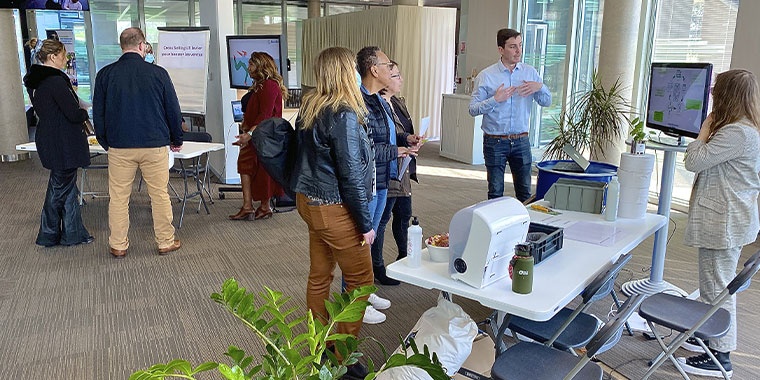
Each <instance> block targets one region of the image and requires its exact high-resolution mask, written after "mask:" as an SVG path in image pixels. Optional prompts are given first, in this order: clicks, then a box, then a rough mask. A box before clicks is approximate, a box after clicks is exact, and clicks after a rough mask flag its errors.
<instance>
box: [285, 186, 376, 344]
mask: <svg viewBox="0 0 760 380" xmlns="http://www.w3.org/2000/svg"><path fill="white" fill-rule="evenodd" d="M308 203H309V198H307V197H306V196H305V195H303V194H300V193H299V194H297V196H296V207H297V208H298V213H299V214H300V215H301V218H303V220H304V222H306V224H307V225H308V226H309V258H310V266H309V282H308V284H307V286H306V305H307V306H308V307H309V309H310V310H311V312H312V314H314V318H319V319H320V320H321V321H322V322H323V323H325V322H326V321H327V318H328V317H329V315H328V314H327V309H326V308H325V300H326V299H327V298H328V297H329V296H330V285H331V284H332V282H333V271H334V270H335V265H336V264H337V265H338V266H339V267H340V270H341V271H342V272H343V279H344V280H345V282H346V291H349V292H350V291H352V290H354V289H356V288H358V287H360V286H368V285H372V284H373V282H374V281H375V278H374V274H373V273H372V256H371V255H370V248H369V244H365V245H362V244H361V241H362V234H361V232H359V229H358V228H357V227H356V223H355V222H354V220H353V218H352V217H351V214H350V213H349V212H348V209H346V208H345V207H344V206H343V205H342V204H337V205H327V206H312V205H309V204H308ZM365 300H366V298H365ZM361 326H362V320H361V318H360V319H359V320H358V321H356V322H351V323H339V324H338V328H337V330H338V333H343V334H352V335H354V336H358V335H359V330H360V329H361Z"/></svg>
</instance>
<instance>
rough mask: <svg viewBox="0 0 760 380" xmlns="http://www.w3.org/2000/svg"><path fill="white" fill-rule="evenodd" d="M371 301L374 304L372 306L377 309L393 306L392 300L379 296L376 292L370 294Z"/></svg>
mask: <svg viewBox="0 0 760 380" xmlns="http://www.w3.org/2000/svg"><path fill="white" fill-rule="evenodd" d="M367 301H369V303H370V304H372V307H374V308H375V310H385V309H387V308H389V307H391V301H389V300H387V299H385V298H383V297H380V296H378V295H377V294H375V293H372V294H370V295H369V299H368V300H367Z"/></svg>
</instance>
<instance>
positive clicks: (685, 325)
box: [639, 251, 760, 380]
mask: <svg viewBox="0 0 760 380" xmlns="http://www.w3.org/2000/svg"><path fill="white" fill-rule="evenodd" d="M758 269H760V251H758V252H757V253H755V254H754V255H752V257H750V258H749V260H747V261H746V262H745V263H744V268H743V269H742V270H741V272H739V274H737V275H736V277H734V279H733V280H731V282H729V283H728V285H726V287H725V289H723V291H722V292H721V293H720V294H719V295H718V297H717V298H716V299H715V302H713V303H712V304H709V303H705V302H700V301H697V300H691V299H688V298H684V297H680V296H674V295H672V294H667V293H657V294H654V295H652V296H650V297H649V298H647V299H646V300H645V301H644V302H643V303H642V304H641V310H639V315H641V317H642V318H644V319H645V320H646V321H647V324H648V325H649V328H650V329H652V331H656V330H655V329H654V325H655V324H657V325H660V326H663V327H665V328H669V329H672V330H674V331H678V332H679V334H678V336H676V337H675V338H673V340H672V341H671V342H670V345H666V344H665V342H664V341H663V340H662V337H660V335H659V334H654V336H655V338H657V342H658V343H659V344H660V348H662V352H661V353H660V355H658V356H657V358H656V359H655V360H654V363H653V364H652V366H651V367H649V371H647V373H646V374H644V377H643V378H642V379H648V378H649V376H651V375H652V374H653V373H654V372H655V371H657V369H658V368H660V366H661V365H662V363H664V362H665V359H670V361H671V362H673V364H675V366H676V369H677V370H678V372H679V373H680V374H681V376H682V377H683V378H684V379H687V380H688V379H689V376H688V375H687V374H686V372H684V370H683V368H681V366H680V365H679V364H678V361H677V360H676V358H675V357H673V353H674V352H675V351H676V350H677V349H678V348H679V347H681V344H683V343H684V342H685V341H686V339H688V338H690V337H694V338H695V340H696V341H697V342H698V343H699V345H700V346H701V347H702V349H704V350H705V353H707V355H708V356H709V357H710V359H711V360H712V361H713V362H714V363H715V364H717V365H718V368H720V370H721V373H722V374H723V378H725V379H726V380H728V379H729V378H730V376H729V374H728V373H727V372H726V370H725V369H724V368H723V366H721V365H720V363H719V362H718V360H717V359H716V358H715V355H713V353H712V351H710V350H709V349H708V347H707V345H705V343H704V341H705V340H707V339H714V338H720V337H722V336H724V335H726V333H728V329H729V327H730V325H731V316H730V314H729V312H728V311H727V310H726V309H723V308H721V306H722V305H723V304H724V303H725V302H726V301H727V300H728V299H729V298H730V297H731V296H733V295H734V294H735V293H736V292H737V291H738V290H739V289H742V288H743V287H744V285H745V284H746V283H748V282H749V281H750V279H751V278H752V276H754V275H755V273H757V271H758Z"/></svg>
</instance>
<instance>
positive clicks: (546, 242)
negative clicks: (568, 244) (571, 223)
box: [528, 222, 564, 264]
mask: <svg viewBox="0 0 760 380" xmlns="http://www.w3.org/2000/svg"><path fill="white" fill-rule="evenodd" d="M531 232H543V233H545V234H546V236H545V237H543V238H542V239H541V240H538V241H532V242H528V244H530V246H531V249H530V252H531V254H532V255H533V262H534V263H536V264H538V263H540V262H541V261H543V260H546V259H547V258H548V257H549V256H551V255H552V254H554V252H557V251H559V250H560V249H562V239H563V236H564V233H563V232H562V227H553V226H547V225H545V224H540V223H533V222H531V223H530V225H529V226H528V233H531Z"/></svg>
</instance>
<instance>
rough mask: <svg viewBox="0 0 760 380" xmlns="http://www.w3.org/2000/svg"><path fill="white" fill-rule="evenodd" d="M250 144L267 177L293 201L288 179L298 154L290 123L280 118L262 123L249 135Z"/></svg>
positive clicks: (293, 196) (294, 135)
mask: <svg viewBox="0 0 760 380" xmlns="http://www.w3.org/2000/svg"><path fill="white" fill-rule="evenodd" d="M251 143H252V144H253V146H254V147H255V148H256V153H258V157H259V162H261V164H262V165H264V168H265V169H266V170H267V173H269V176H270V177H272V179H274V180H275V182H277V183H278V184H280V186H282V188H283V190H285V194H287V195H288V196H289V197H290V198H291V199H294V198H295V193H294V192H293V190H292V189H291V187H290V184H291V181H290V178H291V176H292V175H293V166H294V164H295V158H296V154H297V153H298V152H297V150H298V147H297V146H296V145H297V143H298V142H297V138H296V132H295V130H294V129H293V126H292V125H290V122H289V121H287V120H285V119H283V118H281V117H273V118H269V119H266V120H264V121H262V122H261V123H259V125H258V126H257V127H256V129H254V130H253V132H252V133H251Z"/></svg>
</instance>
